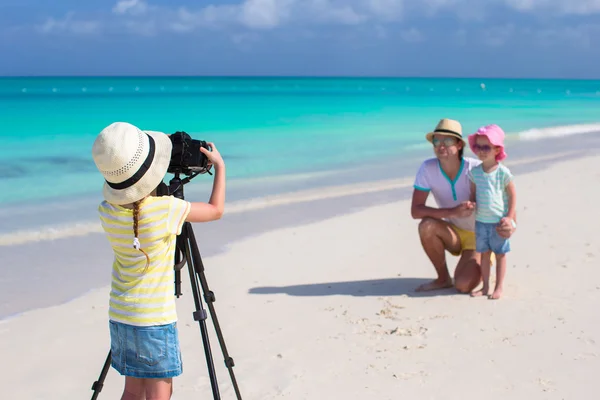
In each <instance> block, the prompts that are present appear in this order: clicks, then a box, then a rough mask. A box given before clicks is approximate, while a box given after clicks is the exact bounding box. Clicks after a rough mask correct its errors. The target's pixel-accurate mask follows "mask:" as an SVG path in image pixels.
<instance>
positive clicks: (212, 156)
mask: <svg viewBox="0 0 600 400" xmlns="http://www.w3.org/2000/svg"><path fill="white" fill-rule="evenodd" d="M206 144H208V145H209V146H210V148H211V149H212V151H210V150H207V149H205V148H204V147H200V151H201V152H202V153H204V155H206V158H208V163H209V164H212V165H214V166H215V167H217V168H220V167H223V166H225V161H223V157H221V153H219V150H217V147H216V146H215V144H214V143H212V142H207V143H206Z"/></svg>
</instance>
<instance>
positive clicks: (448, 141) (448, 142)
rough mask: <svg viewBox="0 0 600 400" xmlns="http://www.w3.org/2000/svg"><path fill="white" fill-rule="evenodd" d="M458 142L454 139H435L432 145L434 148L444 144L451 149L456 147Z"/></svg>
mask: <svg viewBox="0 0 600 400" xmlns="http://www.w3.org/2000/svg"><path fill="white" fill-rule="evenodd" d="M456 142H457V140H456V139H455V138H453V137H445V138H444V139H442V140H439V139H438V138H433V140H432V143H433V146H434V147H440V145H441V144H442V143H443V144H444V146H446V147H449V146H454V145H455V144H456Z"/></svg>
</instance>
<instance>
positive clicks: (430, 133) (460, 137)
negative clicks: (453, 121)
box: [425, 131, 465, 143]
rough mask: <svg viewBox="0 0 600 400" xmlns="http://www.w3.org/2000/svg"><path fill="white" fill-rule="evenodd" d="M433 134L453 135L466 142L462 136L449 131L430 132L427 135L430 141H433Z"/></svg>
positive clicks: (426, 137)
mask: <svg viewBox="0 0 600 400" xmlns="http://www.w3.org/2000/svg"><path fill="white" fill-rule="evenodd" d="M433 135H442V136H452V137H455V138H457V139H458V140H460V141H462V142H463V143H465V139H464V138H463V137H462V136H460V135H457V134H454V133H448V132H435V131H434V132H429V133H428V134H427V135H425V139H427V141H428V142H433Z"/></svg>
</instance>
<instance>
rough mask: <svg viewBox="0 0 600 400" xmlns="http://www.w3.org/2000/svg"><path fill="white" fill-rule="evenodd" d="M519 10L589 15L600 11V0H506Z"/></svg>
mask: <svg viewBox="0 0 600 400" xmlns="http://www.w3.org/2000/svg"><path fill="white" fill-rule="evenodd" d="M504 1H505V2H506V4H507V5H509V6H510V7H512V8H514V9H515V10H519V11H528V12H529V11H538V10H544V11H551V12H553V13H557V14H575V15H589V14H597V13H599V12H600V0H504Z"/></svg>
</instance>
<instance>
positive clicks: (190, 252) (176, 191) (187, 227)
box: [92, 173, 242, 400]
mask: <svg viewBox="0 0 600 400" xmlns="http://www.w3.org/2000/svg"><path fill="white" fill-rule="evenodd" d="M196 175H197V174H195V175H192V176H190V177H188V178H185V179H184V180H181V179H180V178H179V173H175V176H174V177H173V179H171V181H170V182H169V187H168V188H167V187H166V185H164V184H162V185H161V187H159V189H158V191H157V192H158V193H157V194H158V195H169V194H172V195H173V196H175V197H177V198H179V199H182V200H183V198H184V196H183V185H184V184H186V183H187V182H189V181H190V180H191V179H192V178H194V177H195V176H196ZM177 250H179V251H176V252H175V266H174V269H175V295H176V296H177V297H178V298H179V296H181V268H183V266H184V265H185V264H186V263H187V265H188V270H189V274H190V284H191V286H192V293H193V295H194V303H195V306H196V311H194V312H193V314H192V315H193V317H194V320H195V321H198V324H199V325H200V334H201V336H202V342H203V345H204V354H205V356H206V365H207V367H208V374H209V377H210V384H211V388H212V392H213V398H214V399H215V400H220V399H221V395H220V394H219V387H218V384H217V376H216V374H215V367H214V364H213V359H212V352H211V348H210V343H209V339H208V330H207V328H206V317H207V315H206V310H204V308H203V307H202V300H201V298H200V290H199V284H198V281H200V286H201V287H202V291H203V293H204V300H205V301H206V304H207V306H208V309H209V311H210V316H211V319H212V321H213V324H214V327H215V331H216V333H217V338H218V340H219V344H220V346H221V351H222V352H223V357H224V359H225V366H226V367H227V369H228V370H229V376H230V378H231V382H232V384H233V388H234V390H235V394H236V398H237V399H238V400H241V399H242V396H241V394H240V391H239V388H238V385H237V381H236V379H235V375H234V373H233V366H234V365H235V364H234V362H233V358H231V357H230V356H229V353H228V351H227V347H226V346H225V340H224V339H223V334H222V332H221V327H220V325H219V321H218V319H217V315H216V312H215V308H214V305H213V303H214V302H215V301H216V298H215V294H214V293H213V292H212V291H211V290H210V289H209V287H208V283H207V282H206V276H205V275H204V264H203V263H202V257H201V256H200V251H199V250H198V245H197V243H196V238H195V235H194V231H193V229H192V225H191V223H189V222H185V223H184V224H183V227H182V230H181V234H180V235H179V236H178V237H177ZM180 252H181V254H180ZM181 255H183V260H182V259H181ZM110 362H111V351H109V352H108V356H107V357H106V361H105V362H104V366H103V367H102V371H101V372H100V376H99V378H98V380H97V381H95V382H94V384H93V385H92V390H93V391H94V394H93V396H92V400H96V399H97V398H98V394H99V393H100V392H101V391H102V387H103V386H104V379H105V378H106V374H107V373H108V370H109V368H110Z"/></svg>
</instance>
